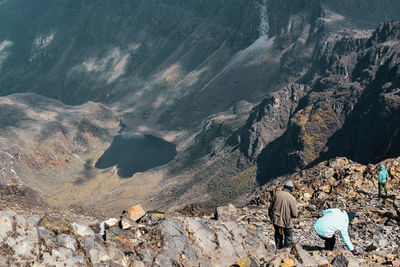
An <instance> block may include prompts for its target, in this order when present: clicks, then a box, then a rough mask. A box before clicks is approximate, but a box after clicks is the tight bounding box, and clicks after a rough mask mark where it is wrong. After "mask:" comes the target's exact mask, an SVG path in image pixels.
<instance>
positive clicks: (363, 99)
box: [233, 22, 400, 183]
mask: <svg viewBox="0 0 400 267" xmlns="http://www.w3.org/2000/svg"><path fill="white" fill-rule="evenodd" d="M399 25H400V24H399V23H398V22H388V23H382V24H381V25H380V26H379V27H378V28H377V29H376V30H375V31H374V32H373V33H372V34H370V33H368V32H361V31H359V32H357V31H355V32H350V33H349V32H345V31H344V32H342V33H338V34H335V36H330V37H329V38H327V40H326V41H325V42H323V43H321V44H320V47H319V48H317V49H316V50H315V52H314V56H313V57H314V64H313V66H312V67H311V68H310V70H309V72H308V73H306V74H305V75H304V76H302V78H301V79H298V80H297V81H296V82H295V83H293V84H292V85H289V86H287V87H286V88H285V89H283V90H282V91H279V92H274V93H269V94H268V95H267V97H266V98H265V99H264V100H263V101H262V102H261V103H260V105H258V106H257V107H256V108H254V109H253V111H252V113H251V115H250V117H249V119H248V121H247V123H246V124H245V125H244V126H243V127H242V128H241V129H239V131H238V132H237V133H236V134H235V135H234V137H233V138H236V139H237V140H238V141H237V143H238V146H239V148H240V150H241V151H242V153H243V154H244V155H246V156H247V157H248V158H250V159H253V160H255V161H256V162H257V165H258V168H259V174H258V181H259V182H261V183H264V182H266V181H268V180H269V179H271V178H274V177H277V176H279V175H282V174H284V173H288V172H291V171H292V172H293V171H296V170H299V169H302V168H305V167H306V166H312V165H313V164H316V163H318V162H319V161H322V160H327V159H330V158H333V157H336V156H346V157H348V158H350V159H353V160H355V161H358V162H362V163H364V164H365V163H368V162H377V161H380V160H382V159H384V158H387V157H395V156H397V153H398V152H397V151H398V145H399V138H398V137H399V135H398V125H399V123H398V121H397V119H398V118H399V116H398V114H399V111H400V110H399V108H398V107H399V103H400V97H399V95H398V93H399V89H398V88H399V87H398V85H399V77H400V76H399V62H400V61H399V51H400V50H399V49H400V46H399V45H400V39H399V38H398V36H399V32H400V26H399ZM271 129H273V130H271ZM366 144H367V145H366Z"/></svg>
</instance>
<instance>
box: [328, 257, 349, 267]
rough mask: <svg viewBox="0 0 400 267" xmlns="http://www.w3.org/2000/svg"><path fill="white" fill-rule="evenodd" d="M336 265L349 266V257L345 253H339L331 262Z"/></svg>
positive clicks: (340, 266) (336, 266) (337, 266)
mask: <svg viewBox="0 0 400 267" xmlns="http://www.w3.org/2000/svg"><path fill="white" fill-rule="evenodd" d="M331 264H332V265H333V266H334V267H348V265H349V261H348V260H347V258H346V257H345V256H344V255H343V254H340V255H337V256H336V257H335V258H334V259H333V261H332V263H331Z"/></svg>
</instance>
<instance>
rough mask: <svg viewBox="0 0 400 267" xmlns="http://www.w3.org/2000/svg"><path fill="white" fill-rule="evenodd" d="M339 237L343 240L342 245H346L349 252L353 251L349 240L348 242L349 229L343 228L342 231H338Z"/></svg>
mask: <svg viewBox="0 0 400 267" xmlns="http://www.w3.org/2000/svg"><path fill="white" fill-rule="evenodd" d="M340 235H341V237H342V239H343V242H344V244H345V245H346V247H347V248H348V249H349V250H350V251H353V250H354V246H353V244H352V243H351V240H350V236H349V228H348V227H345V228H343V229H342V230H340Z"/></svg>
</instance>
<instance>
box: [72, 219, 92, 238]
mask: <svg viewBox="0 0 400 267" xmlns="http://www.w3.org/2000/svg"><path fill="white" fill-rule="evenodd" d="M71 226H72V229H73V231H74V233H75V234H76V235H78V236H82V237H84V236H89V237H94V236H95V233H94V231H93V230H92V229H91V228H90V227H89V226H87V225H85V224H83V223H80V222H73V223H71Z"/></svg>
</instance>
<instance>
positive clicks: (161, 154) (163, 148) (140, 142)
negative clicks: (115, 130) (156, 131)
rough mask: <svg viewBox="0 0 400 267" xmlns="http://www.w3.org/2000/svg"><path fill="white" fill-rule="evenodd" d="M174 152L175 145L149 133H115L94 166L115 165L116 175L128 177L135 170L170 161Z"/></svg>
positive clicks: (139, 170) (143, 169)
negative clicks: (130, 134)
mask: <svg viewBox="0 0 400 267" xmlns="http://www.w3.org/2000/svg"><path fill="white" fill-rule="evenodd" d="M176 154H177V152H176V145H174V144H172V143H169V142H167V141H165V140H163V139H160V138H157V137H154V136H151V135H132V136H128V135H117V136H115V137H114V139H113V141H112V143H111V146H110V147H109V148H108V149H107V150H106V151H105V152H104V154H103V155H102V156H101V157H100V158H99V160H98V161H97V162H96V165H95V167H96V168H98V169H106V168H109V167H112V166H115V165H117V167H118V176H120V177H121V178H129V177H131V176H132V175H133V174H134V173H136V172H144V171H147V170H149V169H151V168H154V167H157V166H161V165H164V164H166V163H168V162H170V161H171V160H172V159H173V158H174V157H175V156H176Z"/></svg>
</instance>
